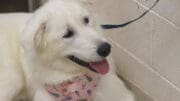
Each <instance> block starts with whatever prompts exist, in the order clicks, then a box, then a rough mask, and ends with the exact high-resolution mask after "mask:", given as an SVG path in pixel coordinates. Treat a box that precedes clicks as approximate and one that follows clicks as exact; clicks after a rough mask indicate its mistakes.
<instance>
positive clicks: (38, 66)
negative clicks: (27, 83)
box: [23, 53, 91, 84]
mask: <svg viewBox="0 0 180 101" xmlns="http://www.w3.org/2000/svg"><path fill="white" fill-rule="evenodd" d="M33 54H34V53H33ZM23 61H24V69H25V73H26V75H27V80H36V81H37V83H39V84H44V83H59V82H62V81H64V80H67V79H71V78H73V77H75V76H78V75H81V74H84V73H87V72H91V71H89V70H88V69H86V68H84V67H81V66H79V65H77V64H75V63H73V62H72V63H71V62H70V63H67V61H69V60H63V59H61V61H59V60H58V59H55V60H47V61H44V60H42V59H41V58H39V57H37V56H36V55H32V54H28V55H27V54H26V56H24V58H23ZM29 71H30V72H29ZM32 75H33V76H32ZM36 81H35V82H36Z"/></svg>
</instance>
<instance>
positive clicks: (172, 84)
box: [107, 36, 180, 92]
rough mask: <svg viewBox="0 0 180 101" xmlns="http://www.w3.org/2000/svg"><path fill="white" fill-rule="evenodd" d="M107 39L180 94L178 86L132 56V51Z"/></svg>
mask: <svg viewBox="0 0 180 101" xmlns="http://www.w3.org/2000/svg"><path fill="white" fill-rule="evenodd" d="M107 38H108V39H109V40H110V41H111V42H112V43H113V44H114V45H116V46H117V47H118V48H120V49H122V50H123V51H124V52H125V53H127V54H128V55H130V56H131V57H132V58H134V59H135V60H136V61H138V62H139V63H141V64H142V65H144V66H145V67H147V69H149V70H150V71H152V72H153V73H154V74H155V75H157V76H159V77H160V78H161V79H162V80H164V81H166V82H167V83H169V84H170V85H171V86H172V87H173V88H174V89H176V90H177V91H178V92H180V88H179V87H178V86H176V85H175V84H174V83H173V82H171V81H170V80H168V79H167V78H165V77H163V76H162V75H161V74H159V73H158V72H157V71H155V70H154V69H153V68H151V67H150V66H149V65H147V64H146V63H144V62H143V61H141V60H140V59H139V58H138V57H136V56H135V55H134V54H132V53H131V52H130V51H128V50H127V49H125V48H124V47H122V46H121V45H119V44H118V43H116V42H115V41H114V40H112V39H111V38H110V37H108V36H107Z"/></svg>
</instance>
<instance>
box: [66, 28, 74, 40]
mask: <svg viewBox="0 0 180 101" xmlns="http://www.w3.org/2000/svg"><path fill="white" fill-rule="evenodd" d="M73 35H74V31H73V30H72V29H68V30H67V32H66V34H65V35H64V36H63V38H70V37H72V36H73Z"/></svg>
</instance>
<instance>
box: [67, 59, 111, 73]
mask: <svg viewBox="0 0 180 101" xmlns="http://www.w3.org/2000/svg"><path fill="white" fill-rule="evenodd" d="M68 59H70V60H71V61H73V62H74V63H76V64H78V65H81V66H83V67H87V68H88V69H89V70H91V71H93V72H96V73H100V74H103V75H104V74H106V73H108V72H109V64H108V61H107V60H106V59H103V60H102V61H97V62H85V61H83V60H81V59H79V58H77V57H75V56H68Z"/></svg>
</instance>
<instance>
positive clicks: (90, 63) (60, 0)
mask: <svg viewBox="0 0 180 101" xmlns="http://www.w3.org/2000/svg"><path fill="white" fill-rule="evenodd" d="M84 2H86V1H85V0H54V1H52V2H49V3H47V4H45V6H43V7H42V8H40V9H39V10H38V11H37V12H36V13H35V14H34V16H33V17H32V18H31V19H30V20H29V23H28V24H27V26H26V27H25V30H24V33H23V35H22V44H23V47H24V49H25V51H26V52H31V53H33V54H34V53H35V54H36V55H38V56H40V57H42V59H44V60H46V59H47V60H53V61H58V60H64V61H66V63H67V61H68V62H72V63H76V64H78V65H80V66H83V67H89V69H91V70H93V71H95V72H98V73H101V74H105V73H107V72H108V70H109V67H108V63H107V61H106V59H105V58H106V57H107V56H108V55H109V53H110V51H111V46H110V44H109V43H108V42H107V40H106V38H105V37H104V36H103V34H101V29H100V27H99V25H97V24H96V22H95V21H94V18H93V15H92V14H90V12H89V11H88V10H87V8H86V7H85V5H86V4H84Z"/></svg>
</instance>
